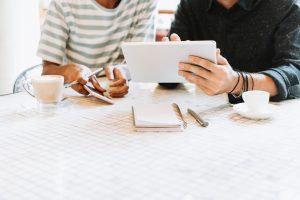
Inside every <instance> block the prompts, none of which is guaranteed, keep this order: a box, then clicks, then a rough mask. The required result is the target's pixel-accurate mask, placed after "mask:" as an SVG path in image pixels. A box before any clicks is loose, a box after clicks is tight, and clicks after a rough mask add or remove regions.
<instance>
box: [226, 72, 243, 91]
mask: <svg viewBox="0 0 300 200" xmlns="http://www.w3.org/2000/svg"><path fill="white" fill-rule="evenodd" d="M235 72H236V73H237V75H238V80H237V82H236V84H235V86H234V88H233V89H232V90H231V91H230V92H229V94H231V93H232V92H233V91H234V90H235V89H236V88H237V86H238V85H239V82H240V76H241V75H240V72H238V71H235Z"/></svg>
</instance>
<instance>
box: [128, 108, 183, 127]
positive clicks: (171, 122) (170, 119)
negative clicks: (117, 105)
mask: <svg viewBox="0 0 300 200" xmlns="http://www.w3.org/2000/svg"><path fill="white" fill-rule="evenodd" d="M132 113H133V121H134V127H135V131H138V132H148V131H149V132H151V131H153V132H180V131H182V130H183V129H182V125H183V123H182V121H181V120H180V119H178V117H177V115H176V112H175V110H174V108H173V106H172V105H171V104H152V105H151V104H150V105H145V104H140V105H135V106H133V107H132Z"/></svg>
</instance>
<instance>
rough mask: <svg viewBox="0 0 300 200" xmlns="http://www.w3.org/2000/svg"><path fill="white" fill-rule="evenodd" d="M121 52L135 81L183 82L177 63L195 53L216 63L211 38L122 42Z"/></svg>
mask: <svg viewBox="0 0 300 200" xmlns="http://www.w3.org/2000/svg"><path fill="white" fill-rule="evenodd" d="M122 50H123V54H124V56H125V60H126V63H127V66H128V69H129V72H130V76H131V79H132V80H133V81H135V82H154V83H183V82H186V81H185V80H184V78H182V77H180V76H179V75H178V63H179V62H182V61H187V58H188V56H189V55H196V56H199V57H202V58H205V59H207V60H210V61H212V62H214V63H216V42H215V41H184V42H132V43H123V45H122Z"/></svg>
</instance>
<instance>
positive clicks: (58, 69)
mask: <svg viewBox="0 0 300 200" xmlns="http://www.w3.org/2000/svg"><path fill="white" fill-rule="evenodd" d="M66 71H67V66H60V65H58V64H56V63H53V62H49V61H45V60H44V61H43V72H42V74H43V75H61V76H63V77H64V78H65V83H69V82H70V80H68V76H67V72H66Z"/></svg>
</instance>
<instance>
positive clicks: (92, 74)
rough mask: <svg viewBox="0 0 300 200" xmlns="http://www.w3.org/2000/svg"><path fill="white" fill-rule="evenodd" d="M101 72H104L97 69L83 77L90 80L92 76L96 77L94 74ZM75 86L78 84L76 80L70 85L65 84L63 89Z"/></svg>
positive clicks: (101, 69)
mask: <svg viewBox="0 0 300 200" xmlns="http://www.w3.org/2000/svg"><path fill="white" fill-rule="evenodd" d="M103 70H104V69H103V68H100V69H97V70H96V71H94V72H92V73H90V74H88V75H87V76H85V77H87V78H90V77H91V76H94V75H96V74H98V73H100V72H102V71H103ZM76 84H78V81H77V80H76V81H73V82H71V83H67V84H65V88H69V87H72V86H73V85H76Z"/></svg>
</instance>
